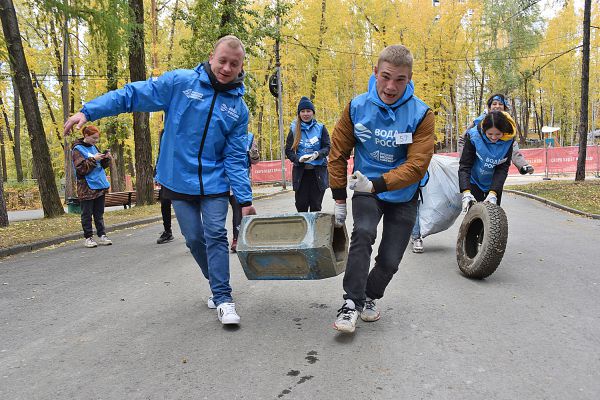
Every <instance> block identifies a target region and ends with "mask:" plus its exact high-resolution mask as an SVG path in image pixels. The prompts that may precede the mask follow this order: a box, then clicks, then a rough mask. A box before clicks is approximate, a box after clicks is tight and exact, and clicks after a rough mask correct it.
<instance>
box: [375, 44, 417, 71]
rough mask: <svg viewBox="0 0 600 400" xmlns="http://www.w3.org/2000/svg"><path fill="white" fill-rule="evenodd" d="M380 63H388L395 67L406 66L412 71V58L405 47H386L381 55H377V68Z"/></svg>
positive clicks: (396, 45) (397, 45)
mask: <svg viewBox="0 0 600 400" xmlns="http://www.w3.org/2000/svg"><path fill="white" fill-rule="evenodd" d="M382 62H388V63H390V64H392V65H395V66H397V67H401V66H407V67H409V68H410V70H411V71H412V66H413V56H412V54H411V53H410V50H408V49H407V48H406V46H403V45H401V44H395V45H392V46H388V47H386V48H385V49H383V51H382V52H381V53H379V59H378V60H377V67H379V66H380V65H381V63H382Z"/></svg>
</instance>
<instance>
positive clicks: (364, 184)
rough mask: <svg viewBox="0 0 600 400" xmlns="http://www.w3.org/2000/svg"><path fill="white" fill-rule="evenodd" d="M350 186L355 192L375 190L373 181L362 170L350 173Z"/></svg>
mask: <svg viewBox="0 0 600 400" xmlns="http://www.w3.org/2000/svg"><path fill="white" fill-rule="evenodd" d="M348 187H349V188H350V190H354V191H355V192H367V193H371V192H372V191H373V182H371V181H370V180H369V178H367V177H366V176H364V175H363V174H362V173H361V172H360V171H356V172H355V173H354V174H352V175H350V178H349V179H348Z"/></svg>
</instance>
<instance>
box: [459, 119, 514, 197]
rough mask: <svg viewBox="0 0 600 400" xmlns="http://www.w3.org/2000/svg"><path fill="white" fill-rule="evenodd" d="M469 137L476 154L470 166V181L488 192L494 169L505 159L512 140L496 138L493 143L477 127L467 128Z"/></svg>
mask: <svg viewBox="0 0 600 400" xmlns="http://www.w3.org/2000/svg"><path fill="white" fill-rule="evenodd" d="M469 139H471V143H473V145H474V146H475V152H476V154H477V157H475V162H474V163H473V167H472V168H471V179H470V182H471V183H472V184H475V185H477V186H478V187H479V189H481V190H482V191H484V192H488V191H489V190H490V186H491V184H492V178H493V177H494V170H495V169H496V166H497V165H500V164H502V163H505V162H506V161H507V157H506V154H507V153H508V152H509V151H512V145H513V141H514V140H513V139H511V140H498V141H497V142H496V143H493V142H492V141H490V139H488V137H487V136H486V135H485V134H484V133H482V132H480V130H479V129H478V128H477V127H474V128H471V129H469Z"/></svg>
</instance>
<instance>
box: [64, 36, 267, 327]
mask: <svg viewBox="0 0 600 400" xmlns="http://www.w3.org/2000/svg"><path fill="white" fill-rule="evenodd" d="M245 54H246V52H245V49H244V45H243V43H242V42H241V41H240V40H239V39H238V38H237V37H235V36H232V35H227V36H224V37H222V38H220V39H219V40H217V42H216V43H215V45H214V47H213V50H212V52H211V53H210V56H209V58H208V61H206V62H203V63H201V64H199V65H198V66H197V67H196V68H194V69H193V70H184V69H178V70H175V71H168V72H165V73H164V74H163V75H161V76H159V77H158V78H152V79H149V80H147V81H138V82H131V83H128V84H127V85H125V87H124V88H122V89H118V90H113V91H111V92H108V93H106V94H104V95H102V96H100V97H98V98H95V99H93V100H91V101H89V102H87V103H85V105H84V106H83V108H82V109H81V111H80V112H78V113H76V114H74V115H73V116H71V117H70V118H69V119H67V121H66V122H65V125H64V132H65V134H68V133H69V132H70V130H71V128H72V127H74V126H76V127H77V128H81V126H83V124H85V123H86V122H87V121H94V120H97V119H100V118H103V117H107V116H111V115H117V114H120V113H123V112H154V111H164V113H165V132H164V134H163V138H162V140H161V150H160V157H159V158H158V165H157V166H156V178H155V180H156V182H158V183H159V184H160V185H161V186H162V189H163V191H164V196H165V197H166V198H168V199H170V200H171V201H172V203H173V208H174V209H175V215H176V216H177V221H178V223H179V227H180V228H181V233H182V234H183V236H184V238H185V242H186V245H187V247H188V248H189V249H190V252H191V254H192V256H193V257H194V259H195V260H196V262H197V264H198V265H199V267H200V270H201V271H202V274H203V275H204V277H206V278H207V279H208V282H209V285H210V289H211V292H212V296H210V297H209V299H208V301H207V306H208V307H209V308H216V309H217V318H218V320H219V321H220V322H221V323H222V324H224V325H228V324H239V323H240V316H239V315H238V313H237V311H236V308H235V303H234V301H233V296H232V294H231V292H232V289H231V285H230V284H229V276H230V274H229V250H228V244H229V243H228V240H227V229H226V228H225V221H226V219H227V207H228V197H229V191H230V190H232V191H233V194H234V196H235V197H236V199H237V201H238V202H239V203H240V206H241V207H242V214H243V215H250V214H256V210H255V209H254V207H253V206H252V187H251V186H250V179H248V169H247V163H248V161H247V159H246V135H247V132H248V107H247V106H246V103H245V102H244V100H243V99H242V96H243V95H244V92H245V89H244V76H245V74H244V71H243V65H244V57H245Z"/></svg>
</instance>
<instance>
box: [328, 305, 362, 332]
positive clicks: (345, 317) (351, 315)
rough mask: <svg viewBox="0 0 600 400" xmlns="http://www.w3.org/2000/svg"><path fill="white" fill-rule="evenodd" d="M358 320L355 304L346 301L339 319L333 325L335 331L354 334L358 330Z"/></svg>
mask: <svg viewBox="0 0 600 400" xmlns="http://www.w3.org/2000/svg"><path fill="white" fill-rule="evenodd" d="M357 319H358V311H356V306H355V305H354V302H353V301H352V300H350V299H346V301H345V302H344V305H343V306H342V308H340V309H339V310H338V315H337V319H336V320H335V322H334V323H333V329H337V330H338V331H340V332H344V333H353V332H354V329H355V328H356V320H357Z"/></svg>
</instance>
